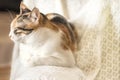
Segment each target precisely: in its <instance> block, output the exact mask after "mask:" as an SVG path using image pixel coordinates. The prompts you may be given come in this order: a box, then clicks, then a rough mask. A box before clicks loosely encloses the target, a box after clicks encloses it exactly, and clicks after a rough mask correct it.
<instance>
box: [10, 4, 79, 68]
mask: <svg viewBox="0 0 120 80" xmlns="http://www.w3.org/2000/svg"><path fill="white" fill-rule="evenodd" d="M9 35H10V37H11V39H12V40H13V41H14V42H18V43H19V44H20V46H19V50H20V52H19V58H20V61H21V63H22V64H23V65H24V66H27V67H32V66H39V65H49V66H64V67H72V66H74V65H75V58H74V53H75V51H76V50H77V32H76V29H75V28H74V26H73V25H71V24H70V23H69V22H68V21H67V20H66V19H65V18H64V17H63V16H61V15H59V14H56V13H49V14H46V15H44V14H43V13H41V12H40V11H39V10H38V9H37V8H34V9H33V10H32V11H31V10H29V9H28V8H27V7H26V6H25V5H24V4H23V3H21V5H20V14H19V15H17V16H16V17H15V19H14V20H13V21H12V23H11V30H10V34H9Z"/></svg>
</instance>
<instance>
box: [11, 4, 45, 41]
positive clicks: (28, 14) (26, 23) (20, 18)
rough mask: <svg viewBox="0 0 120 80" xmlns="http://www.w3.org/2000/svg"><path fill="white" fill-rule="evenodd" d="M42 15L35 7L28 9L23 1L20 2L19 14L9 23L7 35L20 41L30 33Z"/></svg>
mask: <svg viewBox="0 0 120 80" xmlns="http://www.w3.org/2000/svg"><path fill="white" fill-rule="evenodd" d="M40 20H43V19H42V16H41V14H40V12H39V10H38V9H37V8H34V9H33V10H32V11H31V10H29V9H28V8H27V7H26V6H25V5H24V4H23V3H21V4H20V14H19V15H17V16H16V17H15V18H14V20H13V21H12V23H11V26H10V29H11V30H10V33H9V36H10V37H11V39H12V40H13V41H22V40H21V39H24V37H26V36H28V35H29V34H31V33H32V32H33V31H34V30H35V29H36V28H37V27H38V25H39V24H40Z"/></svg>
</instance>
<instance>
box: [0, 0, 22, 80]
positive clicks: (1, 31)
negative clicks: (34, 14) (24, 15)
mask: <svg viewBox="0 0 120 80" xmlns="http://www.w3.org/2000/svg"><path fill="white" fill-rule="evenodd" d="M20 2H21V0H0V80H9V75H10V63H11V56H12V49H13V42H12V41H11V40H10V38H9V36H8V35H9V30H10V23H11V21H12V19H13V18H14V17H15V15H16V14H17V13H18V12H19V4H20Z"/></svg>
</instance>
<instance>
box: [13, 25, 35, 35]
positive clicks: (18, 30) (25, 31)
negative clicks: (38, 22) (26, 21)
mask: <svg viewBox="0 0 120 80" xmlns="http://www.w3.org/2000/svg"><path fill="white" fill-rule="evenodd" d="M32 31H33V29H25V28H21V27H17V28H16V29H15V30H14V34H30V33H31V32H32Z"/></svg>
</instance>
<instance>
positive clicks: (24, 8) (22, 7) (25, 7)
mask: <svg viewBox="0 0 120 80" xmlns="http://www.w3.org/2000/svg"><path fill="white" fill-rule="evenodd" d="M27 12H31V10H30V9H28V8H27V6H26V5H25V4H24V3H23V2H21V4H20V14H24V13H27Z"/></svg>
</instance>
